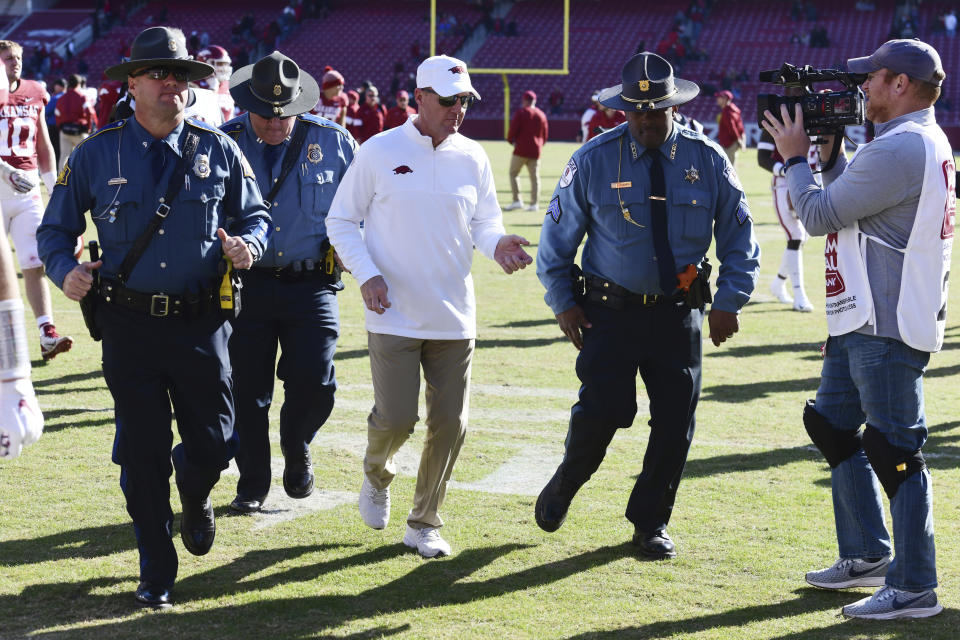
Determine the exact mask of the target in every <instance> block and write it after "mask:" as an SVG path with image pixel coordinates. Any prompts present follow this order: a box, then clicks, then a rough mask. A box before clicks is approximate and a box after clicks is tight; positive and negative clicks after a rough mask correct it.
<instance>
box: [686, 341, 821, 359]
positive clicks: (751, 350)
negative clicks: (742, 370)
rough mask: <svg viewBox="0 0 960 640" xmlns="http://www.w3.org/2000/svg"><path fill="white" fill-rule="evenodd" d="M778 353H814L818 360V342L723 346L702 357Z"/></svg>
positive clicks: (803, 356)
mask: <svg viewBox="0 0 960 640" xmlns="http://www.w3.org/2000/svg"><path fill="white" fill-rule="evenodd" d="M778 353H793V354H802V355H800V356H799V357H801V358H803V359H807V358H806V356H808V355H814V356H816V357H817V359H818V360H820V359H821V358H820V343H819V342H790V343H780V344H754V345H741V346H724V347H723V348H722V349H718V350H717V351H710V352H708V353H705V354H703V355H704V357H720V356H722V357H730V358H749V357H752V356H772V355H776V354H778Z"/></svg>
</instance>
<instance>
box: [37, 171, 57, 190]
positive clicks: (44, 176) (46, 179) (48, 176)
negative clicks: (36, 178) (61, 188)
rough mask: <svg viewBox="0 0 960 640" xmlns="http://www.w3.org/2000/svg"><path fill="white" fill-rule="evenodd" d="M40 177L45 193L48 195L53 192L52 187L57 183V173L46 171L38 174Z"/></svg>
mask: <svg viewBox="0 0 960 640" xmlns="http://www.w3.org/2000/svg"><path fill="white" fill-rule="evenodd" d="M40 179H41V180H43V184H44V185H46V187H47V195H48V196H49V195H50V194H51V193H53V188H54V187H55V186H56V185H57V174H55V173H54V172H53V171H47V172H46V173H41V174H40Z"/></svg>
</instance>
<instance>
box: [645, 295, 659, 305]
mask: <svg viewBox="0 0 960 640" xmlns="http://www.w3.org/2000/svg"><path fill="white" fill-rule="evenodd" d="M657 299H658V294H656V293H645V294H643V306H645V307H652V306H653V305H655V304H657Z"/></svg>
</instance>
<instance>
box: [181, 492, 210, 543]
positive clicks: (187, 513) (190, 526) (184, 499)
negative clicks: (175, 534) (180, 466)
mask: <svg viewBox="0 0 960 640" xmlns="http://www.w3.org/2000/svg"><path fill="white" fill-rule="evenodd" d="M180 504H181V505H182V506H183V516H182V517H181V518H180V539H181V540H183V546H184V547H186V548H187V551H189V552H190V553H192V554H193V555H195V556H202V555H204V554H206V553H207V552H208V551H210V547H212V546H213V538H214V536H216V534H217V523H216V520H214V517H213V503H212V502H211V501H210V498H209V496H208V497H206V498H203V499H198V498H191V497H190V496H185V495H184V494H183V493H181V494H180Z"/></svg>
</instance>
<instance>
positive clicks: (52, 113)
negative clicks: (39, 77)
mask: <svg viewBox="0 0 960 640" xmlns="http://www.w3.org/2000/svg"><path fill="white" fill-rule="evenodd" d="M66 90H67V81H66V79H65V78H57V79H56V80H54V81H53V83H52V84H51V85H50V102H48V103H47V106H46V109H45V111H44V119H45V120H46V121H47V131H49V132H50V142H51V143H52V144H53V155H54V157H55V158H59V157H60V130H59V129H57V114H56V108H57V101H58V100H59V99H60V98H61V97H62V96H63V92H64V91H66ZM54 162H56V161H54Z"/></svg>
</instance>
